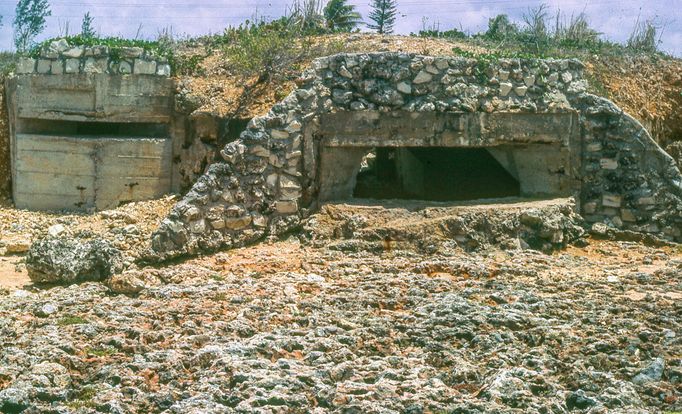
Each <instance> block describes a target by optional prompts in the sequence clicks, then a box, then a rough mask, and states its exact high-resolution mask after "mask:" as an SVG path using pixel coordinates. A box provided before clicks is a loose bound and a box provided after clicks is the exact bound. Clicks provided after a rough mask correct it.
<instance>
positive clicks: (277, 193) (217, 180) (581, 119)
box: [153, 53, 682, 258]
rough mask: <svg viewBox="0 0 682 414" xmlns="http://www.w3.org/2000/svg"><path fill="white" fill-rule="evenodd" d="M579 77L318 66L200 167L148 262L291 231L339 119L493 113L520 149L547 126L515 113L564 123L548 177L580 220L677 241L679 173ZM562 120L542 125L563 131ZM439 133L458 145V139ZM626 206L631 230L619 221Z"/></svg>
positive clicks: (357, 63) (537, 69) (368, 61)
mask: <svg viewBox="0 0 682 414" xmlns="http://www.w3.org/2000/svg"><path fill="white" fill-rule="evenodd" d="M582 70H583V65H582V64H581V63H580V62H578V61H576V60H518V59H502V60H499V61H498V62H494V63H491V64H482V63H480V62H477V61H476V60H472V59H464V58H434V57H429V56H416V55H411V54H396V53H376V54H360V55H336V56H332V57H329V58H323V59H318V60H317V61H315V63H314V67H313V68H312V69H311V70H309V71H307V72H305V73H304V74H303V76H302V78H301V79H300V81H299V84H300V88H299V89H298V90H296V91H295V92H293V93H292V94H291V95H289V96H288V97H287V98H286V99H284V100H283V101H282V102H281V103H279V104H276V105H275V106H274V107H273V108H272V109H271V111H270V112H269V113H268V114H267V115H265V116H262V117H259V118H256V119H254V120H252V122H251V123H250V124H249V127H248V128H247V130H246V131H245V132H244V133H243V134H242V135H241V138H240V140H238V141H235V142H233V143H230V144H228V145H226V146H225V148H224V149H223V150H222V151H221V156H222V158H223V160H224V162H223V163H216V164H214V165H212V166H211V167H209V169H208V171H207V173H206V174H204V175H203V176H202V177H201V178H200V179H199V180H198V181H197V183H196V184H195V185H194V187H193V188H192V190H191V191H190V192H189V193H188V194H187V196H186V197H185V198H184V199H183V200H182V201H181V202H179V203H178V204H177V205H176V206H175V208H174V209H173V211H172V212H171V214H170V216H169V217H168V218H167V219H166V220H165V221H164V223H163V224H162V225H161V227H160V229H159V230H158V232H157V233H156V234H155V235H154V239H153V249H154V251H155V254H156V256H157V257H158V258H165V257H170V256H175V255H181V254H193V253H197V252H199V251H200V250H208V249H216V248H220V247H230V246H235V245H240V244H243V243H246V242H250V241H254V240H257V239H259V238H261V237H263V236H265V235H268V234H271V235H277V234H282V233H283V232H286V231H288V230H290V229H292V228H294V227H296V226H297V225H299V223H300V219H301V218H302V217H304V216H306V215H307V214H309V212H310V209H311V208H315V202H316V200H317V197H318V195H319V193H317V191H318V189H319V175H318V167H319V162H320V160H319V148H320V145H321V142H322V141H323V139H324V134H323V133H320V131H324V128H325V127H324V119H325V118H324V116H323V115H324V114H329V113H340V112H344V111H351V112H363V111H370V114H371V113H372V112H379V113H382V114H388V113H390V112H394V111H404V112H407V113H433V112H435V113H448V112H455V113H472V112H477V113H485V114H492V113H494V114H499V116H500V117H502V118H504V117H509V120H508V121H505V122H503V123H502V124H501V126H500V127H495V129H494V130H493V131H494V132H493V133H492V134H491V135H490V137H492V138H494V137H495V136H497V135H502V136H504V135H505V134H506V133H508V132H513V131H515V132H514V135H519V134H520V135H521V136H522V135H524V134H525V133H526V132H527V134H525V135H527V137H529V138H528V139H537V137H538V136H542V135H543V134H542V130H543V129H544V128H547V125H544V126H542V127H539V126H538V125H537V123H536V122H533V121H530V122H525V121H523V119H524V116H520V115H519V114H569V115H570V116H569V118H566V119H572V120H573V121H571V122H572V124H571V125H573V127H572V131H579V134H577V133H576V139H574V140H571V139H569V140H568V143H567V145H565V147H566V148H567V149H568V151H569V153H568V155H567V156H568V159H567V160H568V165H566V166H564V169H563V171H562V170H561V168H559V169H558V170H557V171H556V173H557V174H563V175H565V176H566V177H565V180H566V181H567V182H574V180H577V181H578V182H579V184H580V185H579V186H576V188H577V192H578V194H576V195H578V196H579V199H580V201H581V206H580V208H581V211H583V212H584V213H585V214H586V215H587V217H588V219H590V220H593V221H594V220H608V221H609V222H610V223H611V224H613V225H614V226H620V227H622V228H626V229H635V230H638V231H646V232H651V233H655V234H657V235H660V236H664V237H668V238H674V239H678V240H680V239H681V236H680V229H681V223H680V220H681V214H680V213H681V212H682V211H681V209H682V199H681V198H680V197H681V194H680V193H681V191H682V187H681V186H682V182H681V181H682V176H681V175H680V172H679V170H678V169H677V167H676V166H675V164H674V162H673V160H672V159H671V158H670V157H669V156H668V155H667V154H665V153H664V152H663V151H662V150H661V149H660V148H659V147H658V146H657V145H656V144H655V142H654V141H653V140H652V139H651V137H650V136H649V134H648V133H647V132H646V130H645V129H644V128H643V127H642V126H641V125H639V124H638V123H636V122H635V121H634V120H633V119H632V118H631V117H629V116H627V115H626V114H623V113H622V111H620V110H619V109H618V108H616V107H615V106H614V105H613V104H612V103H610V102H609V101H607V100H605V99H602V98H599V97H596V96H593V95H590V94H587V93H586V92H585V89H586V86H587V83H586V81H585V80H584V79H583V77H582ZM370 116H373V115H370ZM517 117H518V119H519V120H520V122H519V123H517V124H516V125H514V124H513V123H514V120H515V119H517ZM382 119H383V118H382ZM387 119H388V118H387ZM562 119H563V118H557V120H555V121H552V122H551V123H550V124H551V125H554V124H555V122H558V123H559V125H561V122H562V121H561V120H562ZM576 120H577V125H579V127H576V123H575V121H576ZM551 125H550V126H549V128H550V129H551V128H552V126H551ZM355 126H357V125H351V127H355ZM511 126H513V127H511ZM510 127H511V128H510ZM448 130H453V132H454V138H453V139H455V140H456V139H457V138H456V137H457V134H458V131H461V129H457V128H454V127H451V128H448ZM390 132H391V133H392V134H395V133H397V132H399V131H390ZM417 132H419V131H417ZM448 133H450V132H449V131H448ZM373 134H374V132H373V133H372V134H370V135H369V136H370V137H372V135H373ZM486 134H487V133H486V132H485V131H483V130H481V137H474V136H471V135H470V136H469V137H468V139H472V140H473V139H477V140H478V141H476V142H480V143H481V145H484V144H485V140H483V141H481V139H484V138H483V137H484V136H485V135H486ZM567 135H568V136H570V135H571V133H570V131H567ZM355 136H358V135H355ZM427 136H428V134H427ZM495 139H497V138H495ZM540 141H542V139H541V140H540ZM545 144H547V143H545ZM358 145H366V144H365V143H358ZM550 146H551V140H550ZM548 148H550V147H548ZM499 155H500V154H498V156H499ZM528 159H534V158H533V157H530V156H529V158H528ZM550 160H551V158H550ZM562 160H566V159H564V158H562ZM542 167H546V165H544V164H543V165H540V166H538V168H542ZM633 208H636V212H635V220H634V221H630V220H623V217H626V218H628V219H630V218H631V216H629V215H628V214H629V213H630V212H631V210H632V209H633Z"/></svg>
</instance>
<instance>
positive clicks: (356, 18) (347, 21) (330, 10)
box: [324, 0, 362, 32]
mask: <svg viewBox="0 0 682 414" xmlns="http://www.w3.org/2000/svg"><path fill="white" fill-rule="evenodd" d="M324 18H325V21H326V24H327V28H328V29H331V30H332V31H335V32H337V31H338V32H350V31H351V30H353V29H355V28H356V27H357V26H358V24H359V23H360V22H361V21H362V16H360V13H358V12H356V11H355V6H353V5H351V4H347V0H329V3H327V5H326V6H325V8H324Z"/></svg>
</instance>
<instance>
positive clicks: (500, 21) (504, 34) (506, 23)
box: [483, 14, 519, 41]
mask: <svg viewBox="0 0 682 414" xmlns="http://www.w3.org/2000/svg"><path fill="white" fill-rule="evenodd" d="M518 34H519V27H518V26H517V25H516V24H515V23H513V22H511V21H510V20H509V16H507V15H506V14H498V15H497V16H495V17H493V18H492V19H489V20H488V30H487V31H486V32H485V33H484V34H483V37H484V38H486V39H488V40H496V41H504V40H512V39H514V38H516V36H518Z"/></svg>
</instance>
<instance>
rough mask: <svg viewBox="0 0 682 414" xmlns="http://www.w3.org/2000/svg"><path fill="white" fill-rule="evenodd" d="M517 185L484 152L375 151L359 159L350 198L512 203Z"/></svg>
mask: <svg viewBox="0 0 682 414" xmlns="http://www.w3.org/2000/svg"><path fill="white" fill-rule="evenodd" d="M520 195H521V192H520V185H519V182H518V180H516V179H515V178H514V177H513V176H512V175H511V174H510V173H509V172H508V171H507V170H505V168H504V167H503V166H502V165H501V164H500V163H499V162H498V161H497V160H496V159H495V158H494V157H493V156H492V155H491V154H490V152H488V150H486V149H485V148H445V147H400V148H394V147H393V148H389V147H378V148H374V149H372V150H371V151H369V152H368V153H367V155H366V156H365V157H363V159H362V162H361V165H360V170H359V172H358V174H357V177H356V184H355V187H354V189H353V197H354V198H369V199H412V200H427V201H464V200H477V199H485V198H503V197H518V196H520Z"/></svg>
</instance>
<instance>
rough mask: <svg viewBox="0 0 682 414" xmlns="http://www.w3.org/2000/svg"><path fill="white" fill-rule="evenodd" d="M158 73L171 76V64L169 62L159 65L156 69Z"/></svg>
mask: <svg viewBox="0 0 682 414" xmlns="http://www.w3.org/2000/svg"><path fill="white" fill-rule="evenodd" d="M156 74H157V75H160V76H170V74H171V67H170V65H169V64H162V65H159V66H158V68H157V69H156Z"/></svg>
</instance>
